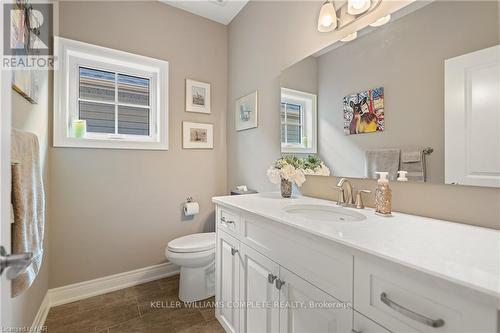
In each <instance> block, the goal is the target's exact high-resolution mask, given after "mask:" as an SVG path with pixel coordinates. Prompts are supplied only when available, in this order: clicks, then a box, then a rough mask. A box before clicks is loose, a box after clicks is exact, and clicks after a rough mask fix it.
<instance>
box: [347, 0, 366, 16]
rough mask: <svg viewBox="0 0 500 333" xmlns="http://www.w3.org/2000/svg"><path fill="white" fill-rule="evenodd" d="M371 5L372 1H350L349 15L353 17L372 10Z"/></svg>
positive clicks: (348, 3)
mask: <svg viewBox="0 0 500 333" xmlns="http://www.w3.org/2000/svg"><path fill="white" fill-rule="evenodd" d="M370 5H371V2H370V0H348V1H347V13H348V14H351V15H359V14H362V13H364V12H366V11H367V10H368V9H369V8H370Z"/></svg>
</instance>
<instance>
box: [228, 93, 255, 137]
mask: <svg viewBox="0 0 500 333" xmlns="http://www.w3.org/2000/svg"><path fill="white" fill-rule="evenodd" d="M257 112H258V98H257V91H254V92H253V93H251V94H248V95H246V96H243V97H241V98H239V99H238V100H236V109H235V115H234V118H235V128H236V130H237V131H242V130H246V129H250V128H255V127H257Z"/></svg>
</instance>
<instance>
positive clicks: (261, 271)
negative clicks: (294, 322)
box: [240, 244, 279, 333]
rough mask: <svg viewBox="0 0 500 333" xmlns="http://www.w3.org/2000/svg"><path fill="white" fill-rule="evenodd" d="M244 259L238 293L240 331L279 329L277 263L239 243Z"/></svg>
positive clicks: (256, 332) (257, 332) (251, 332)
mask: <svg viewBox="0 0 500 333" xmlns="http://www.w3.org/2000/svg"><path fill="white" fill-rule="evenodd" d="M241 259H242V261H243V265H242V271H241V280H240V295H241V301H242V304H245V306H244V307H243V308H242V309H241V315H240V321H241V324H240V327H241V329H240V332H249V333H254V332H255V333H266V332H269V333H271V332H278V330H279V307H278V305H279V303H278V302H279V290H278V289H277V288H276V286H275V282H276V279H277V277H278V273H279V265H278V264H277V263H275V262H274V261H272V260H271V259H269V258H267V257H266V256H264V255H262V254H260V253H259V252H257V251H255V250H253V249H251V248H249V247H248V246H246V245H244V244H241Z"/></svg>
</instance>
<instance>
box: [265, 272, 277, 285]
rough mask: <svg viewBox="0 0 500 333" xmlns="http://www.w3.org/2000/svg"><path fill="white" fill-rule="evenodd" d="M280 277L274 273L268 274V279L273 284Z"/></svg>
mask: <svg viewBox="0 0 500 333" xmlns="http://www.w3.org/2000/svg"><path fill="white" fill-rule="evenodd" d="M277 278H278V277H277V276H276V275H274V274H273V273H269V274H268V275H267V281H268V282H269V283H271V284H273V283H274V280H276V279H277Z"/></svg>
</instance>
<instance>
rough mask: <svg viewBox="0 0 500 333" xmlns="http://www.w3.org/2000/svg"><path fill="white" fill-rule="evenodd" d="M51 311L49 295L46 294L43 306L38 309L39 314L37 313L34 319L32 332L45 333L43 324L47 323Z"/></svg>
mask: <svg viewBox="0 0 500 333" xmlns="http://www.w3.org/2000/svg"><path fill="white" fill-rule="evenodd" d="M49 310H50V302H49V293H48V292H47V293H46V294H45V297H44V298H43V300H42V304H40V307H39V308H38V312H37V313H36V316H35V319H33V324H31V330H30V332H34V333H39V332H44V331H45V330H44V329H43V324H44V323H45V319H47V315H48V314H49Z"/></svg>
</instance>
